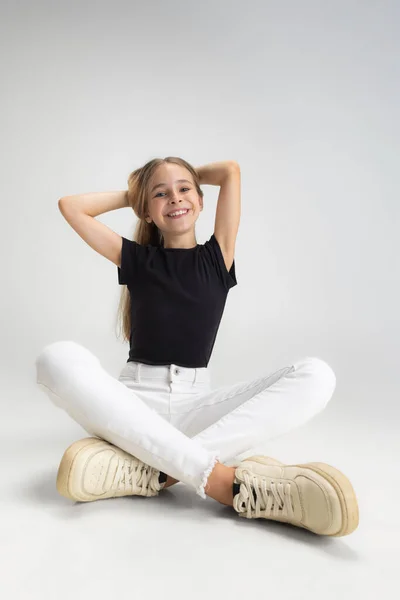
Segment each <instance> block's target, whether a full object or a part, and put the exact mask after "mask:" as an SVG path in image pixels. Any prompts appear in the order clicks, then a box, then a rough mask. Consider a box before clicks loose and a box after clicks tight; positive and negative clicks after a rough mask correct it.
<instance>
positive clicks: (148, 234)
mask: <svg viewBox="0 0 400 600" xmlns="http://www.w3.org/2000/svg"><path fill="white" fill-rule="evenodd" d="M164 163H173V164H176V165H180V166H181V167H184V168H185V169H187V170H188V171H189V172H190V174H191V175H192V177H193V182H194V185H195V186H196V190H197V193H198V194H199V196H201V198H202V197H203V190H202V189H201V188H200V182H199V177H198V174H197V171H196V170H195V169H194V167H193V166H192V165H191V164H190V163H188V162H187V161H186V160H184V159H183V158H179V157H178V156H167V157H166V158H153V159H152V160H150V161H149V162H147V163H146V164H145V165H144V166H143V167H140V168H139V169H136V170H135V171H132V173H131V174H130V175H129V177H128V192H127V198H128V203H129V206H130V207H131V208H132V210H133V212H134V213H135V215H136V216H137V217H138V219H139V220H138V221H137V223H136V227H135V230H134V234H133V241H135V242H137V243H138V244H142V245H146V244H151V245H152V246H162V245H163V243H164V240H163V235H162V233H161V231H160V230H159V229H158V227H157V225H156V224H155V223H154V222H153V221H152V222H151V223H147V221H146V220H145V215H146V212H147V211H148V199H149V195H150V194H149V184H150V179H151V177H152V176H153V174H154V172H155V170H156V169H157V167H158V166H160V165H162V164H164ZM121 288H122V289H121V296H120V300H119V305H118V311H117V319H116V320H117V325H118V324H119V326H120V332H121V330H122V335H123V341H126V342H127V341H129V340H130V335H131V297H130V293H129V290H128V288H127V286H126V285H122V286H121ZM120 332H119V333H118V334H117V337H119V335H120Z"/></svg>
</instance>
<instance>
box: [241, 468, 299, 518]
mask: <svg viewBox="0 0 400 600" xmlns="http://www.w3.org/2000/svg"><path fill="white" fill-rule="evenodd" d="M243 479H244V481H241V482H240V491H239V493H238V494H237V495H236V496H235V497H234V499H233V506H234V508H235V510H236V511H237V512H239V513H244V512H245V513H246V516H247V518H250V517H266V518H270V517H271V516H273V517H278V518H280V519H281V518H291V517H293V516H294V509H293V504H292V493H291V484H290V483H289V482H282V481H277V482H275V481H271V480H267V479H266V478H265V477H262V476H261V475H258V474H257V475H255V474H254V473H252V472H250V471H243Z"/></svg>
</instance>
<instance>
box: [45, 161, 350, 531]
mask: <svg viewBox="0 0 400 600" xmlns="http://www.w3.org/2000/svg"><path fill="white" fill-rule="evenodd" d="M200 184H209V185H218V186H220V193H219V198H218V205H217V210H216V218H215V225H214V232H213V233H212V235H211V236H210V237H209V239H208V240H207V241H206V242H205V243H204V244H198V243H197V241H196V236H195V223H196V221H197V219H198V217H199V215H200V212H201V211H202V210H203V192H202V190H201V188H200ZM127 206H130V207H131V208H132V209H133V211H134V212H135V214H136V216H137V217H138V224H137V227H136V235H135V240H134V241H133V240H129V239H127V238H125V237H121V236H120V235H118V234H117V233H115V232H114V231H112V230H111V229H110V228H108V227H106V225H104V224H103V223H101V222H99V221H98V220H96V218H95V217H96V216H97V215H100V214H102V213H105V212H107V211H110V210H115V209H118V208H123V207H127ZM59 208H60V211H61V213H62V215H63V216H64V218H65V219H66V220H67V222H68V223H69V224H70V225H71V227H73V229H74V230H75V231H76V232H77V233H78V235H80V237H81V238H82V239H84V240H85V242H87V244H89V246H91V247H92V248H93V249H94V250H96V251H97V252H98V253H99V254H101V255H102V256H105V257H106V258H108V259H109V260H111V261H112V262H113V263H114V264H115V265H116V266H117V275H118V283H119V284H120V285H122V286H124V287H123V288H122V295H121V302H120V306H119V316H120V317H121V323H122V327H123V332H124V337H125V340H127V341H128V340H129V356H128V360H127V362H126V364H125V365H124V367H123V368H122V370H121V372H120V375H119V377H118V379H116V378H114V377H112V376H110V375H109V374H108V373H107V372H106V371H105V369H103V367H102V365H101V364H100V361H99V359H98V358H97V357H96V356H95V355H93V354H92V353H91V352H90V351H89V350H88V349H86V348H84V347H82V346H81V345H79V344H77V343H75V342H73V341H58V342H54V343H51V344H49V345H47V346H45V348H44V349H43V350H42V352H41V353H40V354H39V356H38V357H37V359H36V362H35V365H36V373H37V384H38V386H39V387H40V389H42V390H43V391H44V392H45V393H46V394H47V395H48V396H49V397H50V399H51V400H52V401H53V402H54V403H55V404H56V405H57V406H59V407H61V408H63V409H64V410H65V411H66V412H67V413H68V414H69V415H70V416H71V417H72V418H73V419H74V420H75V421H77V422H78V423H79V424H80V425H81V426H82V427H83V428H84V429H85V430H86V431H87V432H88V433H90V434H91V436H92V437H88V438H85V439H83V440H79V441H77V442H75V443H73V444H72V445H71V446H69V447H68V448H67V450H66V451H65V453H64V455H63V457H62V460H61V463H60V466H59V469H58V474H57V489H58V491H59V493H60V494H62V495H63V496H66V497H67V498H70V499H73V500H78V501H82V502H86V501H92V500H97V499H101V498H110V497H119V496H124V495H135V494H136V495H142V496H148V497H152V496H157V495H159V493H160V492H161V490H163V489H165V488H167V487H169V486H171V485H174V484H175V483H177V482H178V481H181V482H183V483H186V484H187V485H189V486H191V487H192V488H193V489H194V490H195V491H196V493H197V494H198V495H199V496H201V497H202V498H204V499H205V498H206V495H207V496H210V497H211V498H214V499H215V500H217V501H218V502H221V503H222V504H225V505H228V506H232V508H233V509H234V510H235V511H236V513H237V514H238V515H239V516H241V517H246V518H265V519H272V520H275V521H281V522H285V523H289V524H292V525H295V526H297V527H303V528H305V529H308V530H310V531H312V532H314V533H316V534H320V535H328V536H343V535H347V534H349V533H351V532H352V531H354V530H355V529H356V527H357V526H358V506H357V499H356V496H355V493H354V490H353V487H352V485H351V483H350V481H349V480H348V479H347V477H346V476H345V475H344V474H343V473H341V472H340V471H338V470H337V469H335V468H334V467H332V466H330V465H327V464H324V463H307V464H294V465H284V464H283V463H281V462H279V461H277V460H274V459H272V458H267V457H264V456H252V457H250V458H247V459H245V460H243V461H241V462H238V464H235V465H234V466H227V465H226V464H224V463H225V462H227V461H232V459H233V462H235V457H236V456H237V455H239V454H241V453H243V452H246V451H248V450H249V449H251V448H252V447H254V446H255V445H256V444H258V443H260V442H261V441H265V440H267V439H271V438H273V437H277V436H278V435H281V434H283V433H286V432H288V431H290V430H291V429H293V428H295V427H298V426H300V425H302V424H304V423H306V422H307V421H309V420H310V419H311V418H312V417H313V416H314V415H316V414H317V413H319V412H320V411H322V410H323V409H324V407H325V406H326V404H327V402H328V401H329V400H330V398H331V397H332V395H333V392H334V389H335V386H336V378H335V374H334V373H333V371H332V369H331V367H330V366H329V365H328V364H327V363H326V362H324V361H323V360H321V359H319V358H315V357H306V358H303V359H300V360H297V361H295V362H293V363H292V364H291V365H288V366H287V367H283V368H282V369H280V370H279V371H276V372H274V373H271V374H269V375H263V376H261V377H258V378H256V379H253V380H251V381H241V382H238V383H235V384H231V385H227V386H224V387H220V388H216V389H214V388H213V386H212V384H211V375H210V370H209V368H208V363H209V360H210V357H211V354H212V350H213V347H214V343H215V339H216V335H217V331H218V328H219V324H220V321H221V318H222V315H223V311H224V306H225V302H226V299H227V295H228V292H229V290H230V289H231V288H232V287H234V286H235V285H237V280H236V273H235V261H234V251H235V241H236V236H237V232H238V227H239V220H240V168H239V165H238V164H237V163H236V162H234V161H227V162H217V163H212V164H210V165H205V166H203V167H200V168H198V169H195V168H193V166H192V165H190V164H189V163H188V162H186V161H185V160H183V159H181V158H177V157H167V158H164V159H153V160H151V161H149V162H148V163H147V164H145V165H144V166H143V167H142V168H139V169H137V170H135V171H133V172H132V173H131V175H130V176H129V179H128V190H127V191H123V192H112V193H95V194H83V195H80V196H76V197H75V196H73V197H66V198H61V200H59Z"/></svg>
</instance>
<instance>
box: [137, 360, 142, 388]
mask: <svg viewBox="0 0 400 600" xmlns="http://www.w3.org/2000/svg"><path fill="white" fill-rule="evenodd" d="M141 366H142V364H141V363H140V362H139V363H137V368H136V381H137V383H140V367H141Z"/></svg>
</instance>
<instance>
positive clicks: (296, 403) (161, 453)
mask: <svg viewBox="0 0 400 600" xmlns="http://www.w3.org/2000/svg"><path fill="white" fill-rule="evenodd" d="M35 366H36V373H37V378H36V380H37V385H38V386H39V387H40V389H42V390H43V391H44V392H45V393H46V394H47V395H48V396H49V398H50V399H51V400H52V401H53V402H54V404H55V405H56V406H58V407H60V408H63V409H64V410H65V411H66V412H67V413H68V414H69V415H70V416H71V417H72V419H74V421H76V422H77V423H79V424H80V425H81V426H82V427H83V428H84V429H85V430H86V431H87V432H88V433H89V434H91V435H94V436H96V437H100V438H102V439H104V440H106V441H108V442H110V443H111V444H113V445H115V446H118V447H120V448H122V449H123V450H125V451H126V452H128V453H129V454H132V455H133V456H135V457H137V458H139V459H140V460H142V461H143V462H144V463H146V464H148V465H151V466H152V467H154V468H156V469H159V470H160V471H162V472H164V473H166V474H167V475H170V476H171V477H173V478H174V479H178V480H179V481H181V482H183V483H186V484H188V485H189V486H192V487H193V488H194V489H195V490H196V493H197V494H198V495H199V496H201V497H202V498H206V495H205V492H204V487H205V484H206V483H207V479H208V477H209V475H210V473H211V471H212V470H213V468H214V466H215V463H216V461H217V460H218V461H219V462H221V463H223V462H225V461H230V460H232V459H234V458H235V457H236V456H237V455H238V454H242V453H243V452H246V451H248V450H251V449H252V448H253V447H254V446H256V445H257V444H259V443H260V442H263V441H265V440H269V439H271V438H275V437H277V436H279V435H282V434H284V433H286V432H288V431H290V430H291V429H294V428H295V427H298V426H300V425H302V424H303V423H306V422H307V421H309V420H310V419H311V418H312V417H313V416H314V415H316V414H317V413H319V412H320V411H322V410H323V409H324V408H325V406H326V404H327V402H328V401H329V400H330V398H331V397H332V395H333V392H334V389H335V387H336V377H335V374H334V372H333V370H332V369H331V367H330V366H329V365H328V364H327V363H326V362H324V361H323V360H321V359H319V358H315V357H306V358H303V359H300V360H297V361H296V362H294V363H293V364H292V365H289V366H287V367H284V368H282V369H280V370H278V371H275V372H274V373H271V374H269V375H263V376H261V377H258V378H256V379H252V380H248V381H240V382H238V383H233V384H229V385H225V386H223V387H219V388H216V389H212V386H211V376H210V371H209V368H208V367H200V368H189V367H182V366H179V365H174V364H171V365H162V366H153V365H147V364H144V363H139V362H127V363H125V365H124V367H123V369H122V371H121V373H120V375H119V377H118V379H116V378H115V377H113V376H111V375H110V374H109V373H107V371H105V369H104V368H103V367H102V365H101V364H100V361H99V359H98V358H97V357H96V356H95V355H94V354H92V352H90V351H89V350H88V349H87V348H85V347H83V346H81V345H80V344H77V343H76V342H73V341H58V342H54V343H51V344H49V345H47V346H45V347H44V349H43V350H42V352H41V353H40V354H39V356H38V357H37V358H36V361H35Z"/></svg>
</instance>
